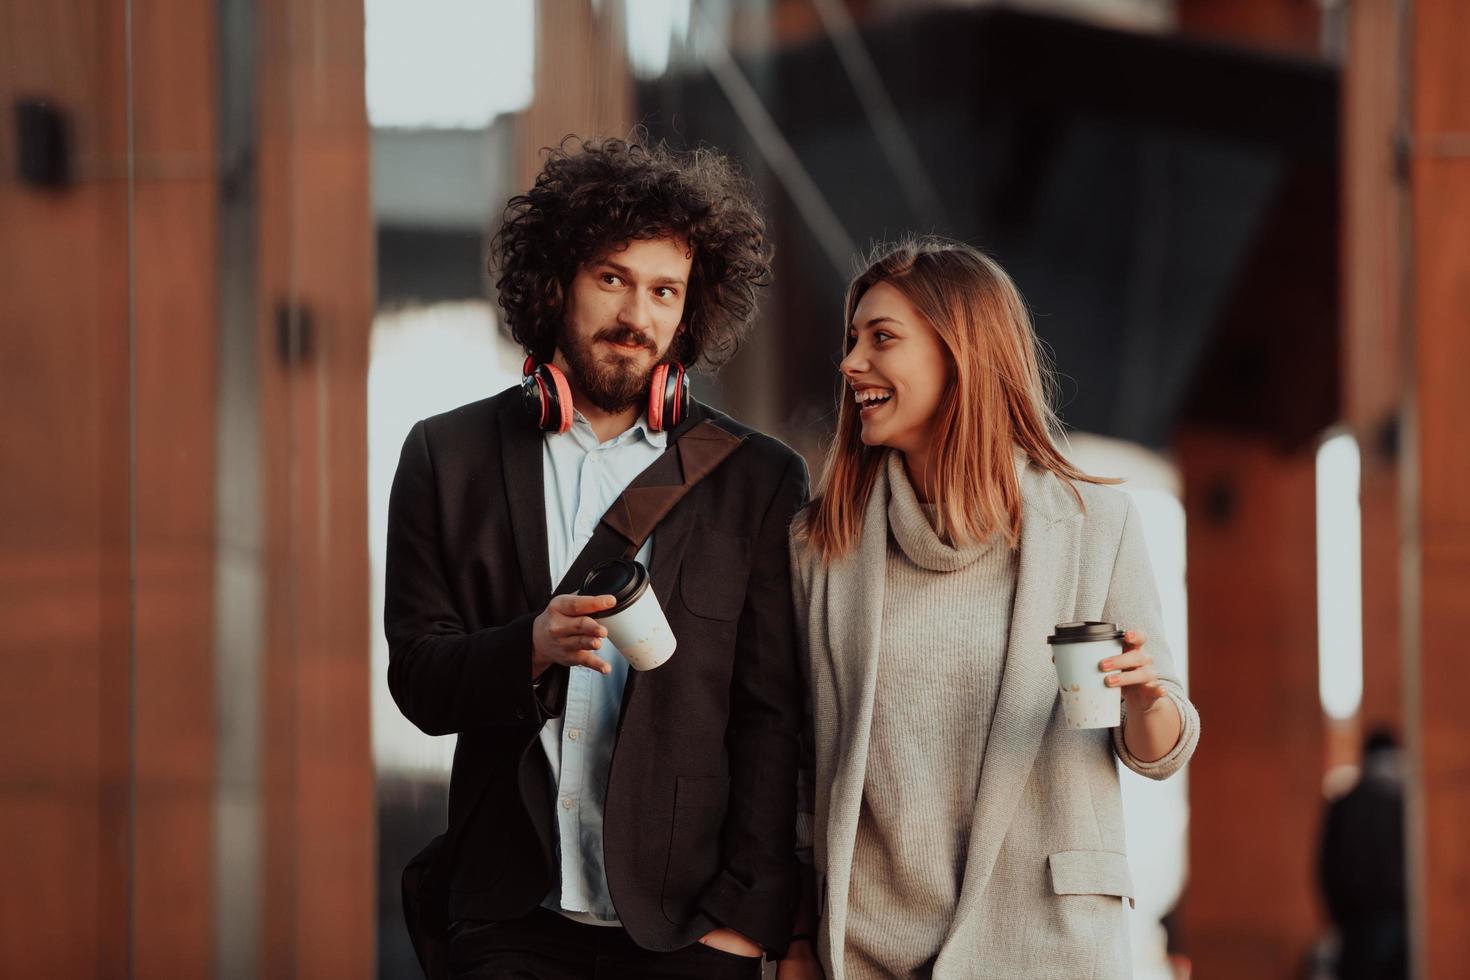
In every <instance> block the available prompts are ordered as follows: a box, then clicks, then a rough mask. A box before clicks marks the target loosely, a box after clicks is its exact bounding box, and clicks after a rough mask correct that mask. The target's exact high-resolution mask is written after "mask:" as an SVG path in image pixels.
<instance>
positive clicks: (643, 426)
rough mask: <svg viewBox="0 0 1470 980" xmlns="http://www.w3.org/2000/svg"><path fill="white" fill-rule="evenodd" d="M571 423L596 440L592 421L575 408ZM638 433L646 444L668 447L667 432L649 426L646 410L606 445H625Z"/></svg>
mask: <svg viewBox="0 0 1470 980" xmlns="http://www.w3.org/2000/svg"><path fill="white" fill-rule="evenodd" d="M572 425H574V426H580V427H581V428H582V430H583V431H584V432H585V433H586V434H587V436H589V437H590V438H592V439H593V440H594V442H595V441H596V438H597V437H596V436H594V435H593V434H592V423H591V422H588V421H587V416H585V415H583V414H582V413H581V412H579V411H577V410H576V409H573V410H572ZM639 433H641V434H642V435H643V438H644V439H645V440H646V441H647V442H648V444H649V445H650V446H653V447H654V448H655V449H665V448H667V447H668V444H669V434H668V433H667V432H654V431H653V429H651V428H649V425H648V413H647V412H644V413H643V414H642V415H640V416H638V421H636V422H634V423H633V424H632V426H630V427H629V428H628V430H627V431H625V432H624V433H622V435H619V436H617V437H615V438H614V439H613V440H612V441H611V442H610V443H608V445H609V446H623V445H626V444H627V443H628V442H629V440H631V439H633V438H634V437H635V436H637V435H638V434H639Z"/></svg>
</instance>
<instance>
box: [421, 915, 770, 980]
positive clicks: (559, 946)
mask: <svg viewBox="0 0 1470 980" xmlns="http://www.w3.org/2000/svg"><path fill="white" fill-rule="evenodd" d="M760 975H761V958H760V957H759V956H737V955H735V954H734V953H726V952H723V951H722V950H718V949H714V948H713V947H710V946H706V945H704V944H703V943H694V944H693V945H690V946H686V947H684V948H683V949H676V950H674V951H673V952H672V953H656V952H653V951H651V950H647V949H644V948H642V947H641V946H639V945H638V944H637V943H635V942H633V940H632V939H630V938H629V937H628V933H627V932H626V931H624V930H623V929H620V928H615V927H611V926H589V925H583V924H582V923H580V922H573V921H572V920H571V919H568V918H567V917H566V916H562V915H557V914H556V913H555V912H550V911H547V910H546V909H537V910H536V911H534V912H532V913H531V914H530V915H528V916H525V917H524V918H520V919H513V920H511V921H508V922H482V921H475V920H460V921H458V922H455V923H454V924H453V925H452V926H450V929H449V976H450V980H682V978H694V980H758V978H759V977H760Z"/></svg>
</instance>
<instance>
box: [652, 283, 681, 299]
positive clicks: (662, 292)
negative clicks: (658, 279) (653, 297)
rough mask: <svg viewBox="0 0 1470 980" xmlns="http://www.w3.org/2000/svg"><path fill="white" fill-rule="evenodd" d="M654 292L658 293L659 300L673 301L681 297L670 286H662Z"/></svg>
mask: <svg viewBox="0 0 1470 980" xmlns="http://www.w3.org/2000/svg"><path fill="white" fill-rule="evenodd" d="M654 292H656V293H658V298H659V299H673V298H674V297H675V296H677V295H679V294H678V292H677V291H675V290H674V289H673V288H672V287H670V286H660V287H658V288H657V289H656V290H654Z"/></svg>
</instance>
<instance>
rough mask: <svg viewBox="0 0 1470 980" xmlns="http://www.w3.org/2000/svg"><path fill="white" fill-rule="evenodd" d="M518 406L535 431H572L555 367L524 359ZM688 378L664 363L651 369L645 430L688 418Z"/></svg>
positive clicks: (567, 397) (566, 394)
mask: <svg viewBox="0 0 1470 980" xmlns="http://www.w3.org/2000/svg"><path fill="white" fill-rule="evenodd" d="M521 373H522V374H524V375H525V377H524V378H522V379H521V403H522V404H523V405H525V407H526V414H527V415H528V416H530V418H531V421H533V422H535V423H536V427H537V428H538V429H541V430H542V431H544V432H565V431H567V430H568V429H570V428H571V427H572V389H571V388H570V387H569V386H568V385H567V378H566V375H564V374H562V373H561V371H560V369H558V368H557V366H556V365H555V364H552V363H550V362H546V363H544V364H537V363H536V358H535V357H528V358H526V363H525V365H524V366H523V367H522V368H521ZM690 400H691V399H690V395H689V376H688V375H687V374H685V373H684V365H682V364H680V363H679V362H678V361H668V362H666V363H664V364H660V365H659V366H658V367H656V368H654V369H653V377H652V379H650V381H649V385H648V427H649V428H650V429H652V430H653V431H654V432H663V431H665V430H667V429H672V428H674V426H676V425H678V424H679V423H680V422H682V421H684V420H685V419H686V418H688V417H689V404H690Z"/></svg>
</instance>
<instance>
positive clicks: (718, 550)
mask: <svg viewBox="0 0 1470 980" xmlns="http://www.w3.org/2000/svg"><path fill="white" fill-rule="evenodd" d="M749 575H750V539H749V538H747V537H744V536H742V535H739V534H731V533H729V532H728V531H712V530H710V529H708V528H704V527H696V528H695V529H694V532H693V536H692V538H691V540H690V542H689V553H688V554H687V555H686V556H685V558H684V564H683V567H682V568H681V569H680V571H679V596H680V597H681V598H682V599H683V600H684V605H685V606H686V607H687V608H688V609H689V611H690V612H692V613H694V615H696V616H701V617H703V618H705V619H718V620H722V621H725V622H729V621H730V620H733V619H735V618H736V617H738V616H739V615H740V610H741V608H742V607H743V606H744V605H745V583H746V579H747V578H748V577H749Z"/></svg>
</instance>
